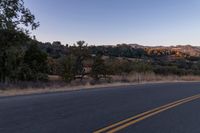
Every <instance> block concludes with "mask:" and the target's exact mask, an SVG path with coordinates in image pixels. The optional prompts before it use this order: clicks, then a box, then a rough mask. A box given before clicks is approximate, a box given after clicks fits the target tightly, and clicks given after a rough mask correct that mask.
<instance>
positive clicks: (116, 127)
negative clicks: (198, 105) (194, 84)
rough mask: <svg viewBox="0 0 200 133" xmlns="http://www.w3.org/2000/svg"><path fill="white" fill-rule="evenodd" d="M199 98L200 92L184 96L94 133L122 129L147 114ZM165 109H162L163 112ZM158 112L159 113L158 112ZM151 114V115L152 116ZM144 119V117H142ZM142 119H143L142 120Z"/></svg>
mask: <svg viewBox="0 0 200 133" xmlns="http://www.w3.org/2000/svg"><path fill="white" fill-rule="evenodd" d="M198 98H200V94H199V95H195V96H191V97H188V98H184V99H181V100H178V101H175V102H172V103H169V104H166V105H163V106H161V107H158V108H155V109H152V110H149V111H146V112H144V113H141V114H138V115H136V116H133V117H130V118H128V119H125V120H122V121H120V122H117V123H115V124H112V125H110V126H108V127H105V128H102V129H100V130H98V131H95V132H94V133H102V132H106V131H108V130H110V131H115V130H114V129H119V130H121V128H122V127H123V128H124V125H129V123H133V121H136V120H139V119H141V118H144V119H146V116H149V115H150V114H151V115H150V116H152V114H154V113H155V112H158V111H159V113H160V111H161V110H163V111H165V109H166V110H167V109H170V108H169V107H171V108H173V107H175V106H173V105H176V106H178V105H180V104H183V103H185V102H189V101H192V100H194V99H198ZM172 106H173V107H172ZM163 111H161V112H163ZM156 114H157V113H156ZM150 116H149V117H150ZM136 118H137V119H136ZM135 119H136V120H135ZM142 120H143V119H142ZM140 121H141V120H140ZM136 122H138V121H136ZM136 122H135V123H136ZM133 124H134V123H133ZM131 125H132V124H131ZM120 127H121V128H120ZM113 128H114V129H113ZM111 129H113V130H111ZM117 131H118V130H117ZM108 133H111V132H108Z"/></svg>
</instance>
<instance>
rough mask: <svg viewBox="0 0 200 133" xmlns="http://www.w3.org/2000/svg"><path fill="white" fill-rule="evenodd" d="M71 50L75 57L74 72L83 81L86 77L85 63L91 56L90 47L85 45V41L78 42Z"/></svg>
mask: <svg viewBox="0 0 200 133" xmlns="http://www.w3.org/2000/svg"><path fill="white" fill-rule="evenodd" d="M71 49H72V53H71V54H72V55H74V56H75V64H74V67H73V69H74V70H73V71H74V72H75V75H76V76H78V78H80V79H81V80H82V79H83V77H84V75H85V68H84V63H83V62H84V60H85V59H86V58H87V57H88V56H89V52H88V47H87V45H85V41H78V42H77V44H75V45H74V46H73V47H72V48H71ZM79 76H80V77H79Z"/></svg>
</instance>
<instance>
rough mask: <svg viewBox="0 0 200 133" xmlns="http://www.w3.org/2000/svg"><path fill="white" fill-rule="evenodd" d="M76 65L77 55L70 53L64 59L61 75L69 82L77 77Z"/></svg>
mask: <svg viewBox="0 0 200 133" xmlns="http://www.w3.org/2000/svg"><path fill="white" fill-rule="evenodd" d="M74 66H75V57H74V56H73V55H70V56H68V57H65V58H64V59H62V62H61V76H62V77H63V79H64V80H65V81H66V82H68V83H69V82H71V81H72V80H74V79H75V76H76V72H75V68H74Z"/></svg>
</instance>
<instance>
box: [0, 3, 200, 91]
mask: <svg viewBox="0 0 200 133" xmlns="http://www.w3.org/2000/svg"><path fill="white" fill-rule="evenodd" d="M38 26H39V23H38V22H37V21H36V20H35V16H34V15H33V14H32V13H31V12H30V10H29V9H27V8H25V7H24V3H23V0H1V1H0V89H5V88H13V87H19V88H29V87H33V88H41V87H44V88H45V87H49V86H51V87H54V86H65V85H69V84H71V85H80V84H83V85H84V84H88V83H89V84H92V85H93V84H98V83H112V82H142V81H162V80H167V81H173V80H188V81H194V80H199V79H200V78H199V76H200V55H196V54H195V55H191V54H189V53H184V52H181V51H178V50H174V48H173V49H170V48H149V47H143V46H139V45H136V44H135V45H129V44H118V45H116V46H92V45H89V44H87V43H86V42H85V41H78V42H77V43H75V44H74V45H68V44H65V45H63V44H61V42H59V41H55V42H53V43H50V42H46V43H43V42H39V41H37V40H36V37H35V36H31V30H35V29H37V27H38ZM188 47H190V46H188Z"/></svg>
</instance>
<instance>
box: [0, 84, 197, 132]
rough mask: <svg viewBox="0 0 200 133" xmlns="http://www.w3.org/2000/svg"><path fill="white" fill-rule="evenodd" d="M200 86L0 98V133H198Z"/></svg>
mask: <svg viewBox="0 0 200 133" xmlns="http://www.w3.org/2000/svg"><path fill="white" fill-rule="evenodd" d="M199 94H200V83H162V84H146V85H133V86H124V87H114V88H112V87H110V88H99V89H93V90H81V91H73V92H64V93H63V92H62V93H48V94H38V95H29V96H14V97H1V98H0V133H101V132H102V133H103V132H108V133H114V132H119V133H200V95H199Z"/></svg>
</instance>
